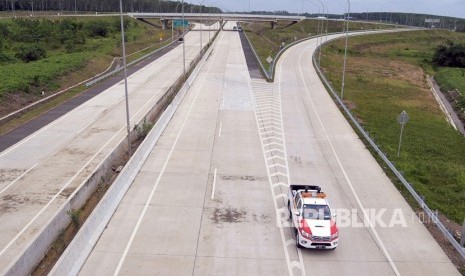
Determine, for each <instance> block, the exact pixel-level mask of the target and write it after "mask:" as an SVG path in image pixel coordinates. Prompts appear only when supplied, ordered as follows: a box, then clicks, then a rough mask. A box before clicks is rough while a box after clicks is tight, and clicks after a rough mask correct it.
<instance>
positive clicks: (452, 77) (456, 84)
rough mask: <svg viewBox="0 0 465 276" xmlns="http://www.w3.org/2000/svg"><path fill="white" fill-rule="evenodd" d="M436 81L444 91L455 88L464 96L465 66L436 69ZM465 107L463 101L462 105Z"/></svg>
mask: <svg viewBox="0 0 465 276" xmlns="http://www.w3.org/2000/svg"><path fill="white" fill-rule="evenodd" d="M436 81H437V82H438V83H439V85H440V86H441V89H442V90H444V91H449V90H452V89H457V90H458V91H459V92H460V94H461V95H462V97H465V68H448V67H441V68H438V69H437V74H436ZM463 107H464V108H465V103H464V105H463Z"/></svg>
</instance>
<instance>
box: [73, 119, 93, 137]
mask: <svg viewBox="0 0 465 276" xmlns="http://www.w3.org/2000/svg"><path fill="white" fill-rule="evenodd" d="M94 122H95V120H92V121H90V122H89V123H87V124H86V125H85V126H83V127H82V128H81V129H80V130H79V131H78V132H76V134H79V133H81V132H82V131H83V130H84V129H86V128H87V127H88V126H90V125H91V124H92V123H94Z"/></svg>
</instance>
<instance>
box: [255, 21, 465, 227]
mask: <svg viewBox="0 0 465 276" xmlns="http://www.w3.org/2000/svg"><path fill="white" fill-rule="evenodd" d="M335 23H338V24H342V23H343V22H335ZM350 26H351V29H352V30H354V29H360V28H364V29H368V28H369V26H363V27H361V26H357V25H355V24H350ZM374 26H375V28H377V27H378V25H374ZM341 29H342V26H341V25H334V26H332V28H330V29H329V31H340V30H341ZM246 30H247V35H248V36H249V38H250V40H251V42H252V44H253V46H254V48H255V50H256V51H257V53H258V54H259V55H260V58H261V60H262V62H263V64H264V65H265V64H267V62H266V61H264V60H265V59H266V57H268V56H274V55H275V54H276V53H277V52H278V51H279V43H280V42H281V41H286V43H289V42H290V41H293V40H294V39H293V37H297V38H296V39H300V38H302V37H303V36H307V35H314V34H315V33H316V22H314V21H312V22H308V21H304V22H301V23H299V24H295V25H292V26H289V27H287V28H284V27H283V25H280V26H279V27H278V28H277V29H276V30H271V29H269V26H268V25H264V24H251V25H249V26H248V27H247V29H246ZM259 34H260V35H261V36H260V35H259ZM297 34H299V35H301V36H298V35H297ZM286 39H287V40H286ZM447 40H451V41H456V42H460V41H465V34H461V33H453V32H447V31H415V32H404V33H395V34H377V35H370V36H360V37H351V38H350V39H349V48H348V49H349V50H348V55H349V58H348V64H347V68H348V69H347V74H346V89H345V96H344V98H345V101H346V103H347V104H348V106H349V107H350V108H351V109H352V112H353V113H354V114H355V115H356V117H357V118H358V119H359V121H360V122H361V123H362V124H363V125H364V127H365V128H366V129H367V130H368V131H369V133H370V135H371V136H373V137H374V139H375V141H376V143H377V144H378V145H380V147H381V148H382V150H383V151H384V152H386V153H387V155H388V157H389V158H390V159H391V160H392V161H394V162H395V164H396V166H397V168H398V169H399V170H400V171H402V172H403V173H404V176H405V177H406V179H407V180H408V181H409V182H410V183H412V184H413V186H414V187H415V189H416V190H417V191H418V192H419V193H420V194H421V195H422V196H424V197H425V199H426V202H427V203H428V205H429V206H430V207H431V208H432V209H437V210H439V211H440V212H442V213H443V214H444V215H446V216H447V217H448V218H450V219H452V220H454V221H455V222H457V223H460V224H461V223H462V222H463V219H464V217H465V139H464V138H463V136H462V135H461V134H460V133H458V132H457V131H455V130H454V129H453V128H452V127H451V126H450V125H449V124H448V123H447V122H446V120H445V116H444V114H443V113H442V111H441V110H440V109H439V107H438V104H437V103H436V101H435V99H434V97H433V96H432V94H431V92H430V90H429V87H428V85H427V82H426V79H425V73H426V74H430V75H435V74H436V73H437V79H438V81H439V82H440V83H449V84H450V86H451V87H454V88H459V90H460V91H462V92H463V91H465V88H464V87H463V86H464V85H465V81H463V78H462V71H461V69H451V68H436V67H435V66H433V65H432V63H431V59H432V57H433V55H434V52H435V49H436V47H437V45H439V44H441V43H444V42H446V41H447ZM343 54H344V41H343V40H338V41H334V42H331V43H330V44H328V45H327V46H324V49H323V54H322V59H321V66H322V68H323V71H324V72H325V75H326V76H327V78H328V80H329V81H330V82H331V83H332V84H333V86H334V87H336V88H337V89H339V87H341V71H342V63H343ZM403 110H405V111H406V112H407V113H408V115H409V117H410V121H409V122H408V124H407V125H406V127H405V132H404V136H403V142H402V149H401V154H400V157H397V147H398V142H399V134H400V125H399V124H398V122H397V116H398V115H399V114H400V113H401V112H402V111H403Z"/></svg>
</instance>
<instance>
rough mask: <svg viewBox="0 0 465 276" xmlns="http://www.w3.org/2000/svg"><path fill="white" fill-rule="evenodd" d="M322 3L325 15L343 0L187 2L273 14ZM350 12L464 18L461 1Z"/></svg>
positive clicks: (422, 1)
mask: <svg viewBox="0 0 465 276" xmlns="http://www.w3.org/2000/svg"><path fill="white" fill-rule="evenodd" d="M318 1H321V2H323V4H325V5H326V6H327V8H328V11H329V13H335V14H342V13H344V12H345V11H346V10H347V0H187V2H190V3H203V4H204V5H206V6H216V7H219V8H221V9H222V10H223V12H228V11H249V5H250V10H252V11H277V10H286V11H288V12H296V13H301V12H302V6H303V11H304V12H308V13H318V9H321V8H320V7H321V4H319V3H318ZM349 1H350V10H351V11H353V12H406V13H409V12H411V13H423V14H434V15H441V16H453V17H459V18H465V0H392V1H386V0H349Z"/></svg>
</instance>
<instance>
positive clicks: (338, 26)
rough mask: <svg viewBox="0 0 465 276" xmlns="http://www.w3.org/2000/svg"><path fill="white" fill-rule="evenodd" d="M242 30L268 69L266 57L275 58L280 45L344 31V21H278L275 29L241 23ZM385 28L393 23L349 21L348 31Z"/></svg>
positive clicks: (268, 25)
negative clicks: (293, 22)
mask: <svg viewBox="0 0 465 276" xmlns="http://www.w3.org/2000/svg"><path fill="white" fill-rule="evenodd" d="M243 26H244V31H245V32H246V34H247V37H248V38H249V40H250V42H251V43H252V45H253V46H254V49H255V51H256V53H257V55H258V57H259V59H260V61H261V63H262V65H263V67H264V68H265V69H266V70H267V71H269V70H270V64H269V63H268V62H267V61H266V59H267V58H268V57H271V58H273V59H275V57H276V55H277V54H278V53H279V51H280V50H281V47H282V46H286V45H288V44H291V43H293V42H295V41H298V40H301V39H304V38H308V37H311V36H315V35H318V34H320V33H321V30H323V33H325V32H326V31H327V32H328V33H337V32H342V31H344V28H345V22H344V21H338V20H328V21H327V22H323V21H318V20H313V19H312V20H303V21H300V22H298V23H295V24H292V22H288V21H278V23H277V24H276V29H274V30H273V29H271V26H270V23H269V22H267V23H265V22H254V23H243ZM387 28H396V26H395V25H389V24H374V23H364V22H351V23H350V24H349V30H350V31H361V30H379V29H387Z"/></svg>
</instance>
